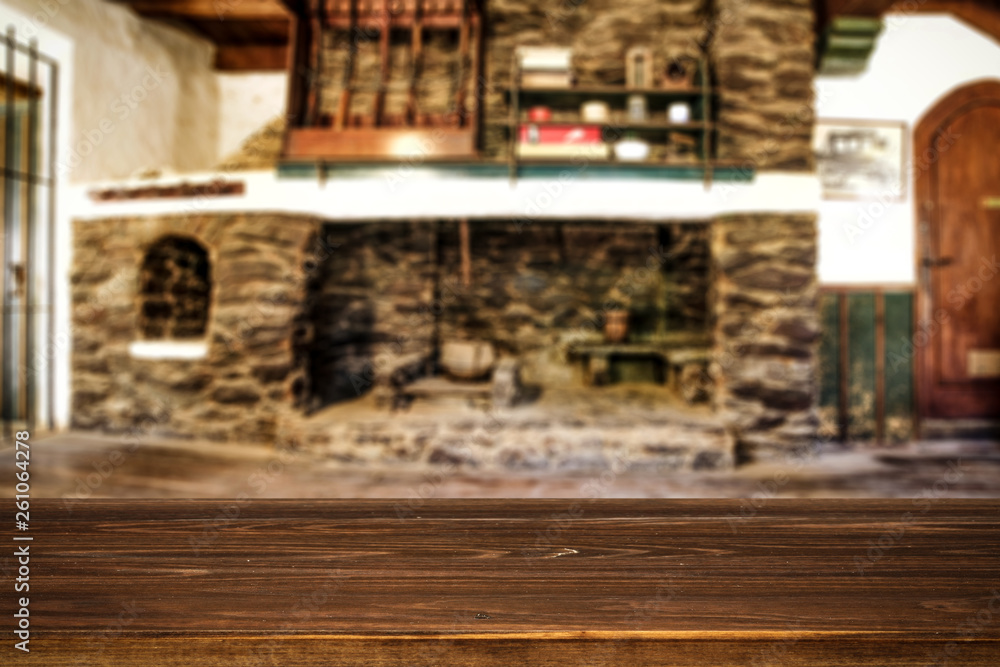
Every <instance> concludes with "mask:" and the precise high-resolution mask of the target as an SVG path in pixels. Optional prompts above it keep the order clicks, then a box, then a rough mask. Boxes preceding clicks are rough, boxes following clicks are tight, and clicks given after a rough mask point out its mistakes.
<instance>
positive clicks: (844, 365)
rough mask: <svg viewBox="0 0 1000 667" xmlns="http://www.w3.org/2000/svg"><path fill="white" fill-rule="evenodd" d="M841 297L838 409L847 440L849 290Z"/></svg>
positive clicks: (840, 424)
mask: <svg viewBox="0 0 1000 667" xmlns="http://www.w3.org/2000/svg"><path fill="white" fill-rule="evenodd" d="M837 298H838V299H839V304H838V305H839V306H840V313H839V315H840V317H839V320H840V322H839V324H840V332H839V336H838V341H837V349H838V357H839V358H838V360H839V361H840V387H839V389H840V395H839V398H840V406H839V409H838V410H837V413H838V414H837V417H838V420H837V421H838V425H839V430H840V441H841V442H847V436H848V433H847V420H848V406H849V396H848V391H849V387H850V382H849V376H850V367H851V361H850V349H849V345H850V337H849V326H848V315H849V313H848V309H847V292H846V291H841V292H840V294H839V295H838V296H837Z"/></svg>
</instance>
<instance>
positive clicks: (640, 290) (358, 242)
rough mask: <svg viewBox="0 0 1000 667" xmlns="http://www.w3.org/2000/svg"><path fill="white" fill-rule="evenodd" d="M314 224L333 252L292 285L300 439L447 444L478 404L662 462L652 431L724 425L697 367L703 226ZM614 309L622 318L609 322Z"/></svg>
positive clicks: (409, 446) (562, 435)
mask: <svg viewBox="0 0 1000 667" xmlns="http://www.w3.org/2000/svg"><path fill="white" fill-rule="evenodd" d="M463 226H464V227H465V229H464V230H463ZM322 234H323V237H324V242H325V244H326V245H327V246H329V247H336V248H337V252H336V253H333V254H331V256H330V257H329V258H327V259H326V260H325V261H324V262H323V263H322V264H321V265H320V266H318V267H317V268H316V270H315V271H314V272H313V273H312V275H311V276H310V280H309V282H308V285H307V307H306V312H307V313H308V320H309V323H310V324H309V325H310V327H311V331H312V333H311V336H310V337H309V342H308V344H307V345H306V349H305V350H303V358H304V359H305V360H306V368H307V377H308V381H307V383H306V385H307V387H308V393H309V396H308V397H307V400H306V401H305V404H306V405H307V413H308V418H307V420H306V426H305V428H306V430H310V429H312V430H313V432H312V433H311V434H308V435H307V436H306V437H305V438H304V439H305V440H306V441H308V442H311V443H316V442H322V441H324V438H327V439H328V440H329V442H330V443H332V446H333V447H340V446H343V447H345V449H344V452H345V453H344V456H348V457H357V456H359V452H361V451H364V450H365V448H366V446H368V447H374V445H373V443H381V444H380V445H379V447H376V449H378V448H382V449H384V448H385V447H390V448H393V447H395V448H397V451H396V453H395V455H396V456H402V457H404V458H405V457H406V456H409V455H410V454H403V453H401V452H412V451H416V450H419V449H420V447H421V445H420V443H421V442H423V443H425V444H428V443H433V446H434V447H436V448H437V449H439V450H441V451H440V452H439V453H438V456H439V457H440V456H444V457H445V458H447V457H450V456H453V455H454V454H453V453H446V452H447V451H450V450H449V446H448V445H447V443H448V442H452V443H453V444H454V442H455V441H457V440H461V438H458V439H457V440H454V439H449V438H448V437H444V438H443V439H442V437H440V431H441V430H442V429H443V430H444V431H449V430H450V429H458V430H459V431H461V429H462V428H471V427H470V426H469V424H473V423H478V424H480V425H481V426H482V425H483V424H484V423H485V422H484V421H483V420H487V421H488V420H491V419H492V420H494V421H496V422H497V423H498V424H502V425H503V426H502V429H509V428H515V427H514V426H513V425H514V424H522V425H523V424H532V425H533V428H536V429H541V432H545V431H546V430H547V429H549V428H551V429H552V432H553V435H552V438H551V442H564V443H565V444H566V446H567V447H576V448H577V450H578V452H580V451H584V450H585V449H586V445H583V444H581V443H583V442H584V441H586V442H590V443H591V445H590V446H593V443H594V442H604V441H606V440H607V439H608V438H612V439H616V440H614V442H617V443H619V444H620V443H621V441H622V439H623V438H624V439H629V438H639V439H640V440H642V441H643V442H642V443H641V444H640V445H639V446H642V447H648V448H651V449H649V451H650V452H655V453H656V456H658V457H659V458H660V459H661V460H662V459H663V456H662V455H663V452H664V451H668V452H669V451H672V450H671V447H672V445H669V444H664V442H663V437H664V436H663V433H667V434H669V435H668V437H667V439H670V438H674V439H677V438H679V437H681V435H682V434H684V433H687V434H688V435H690V432H691V430H692V429H693V431H694V432H696V433H697V434H700V435H699V436H698V437H701V436H703V435H704V433H705V432H710V433H711V435H710V436H709V438H708V439H709V440H712V441H713V442H716V441H719V442H721V441H723V440H725V438H726V435H725V433H724V429H723V428H722V427H721V425H720V424H719V422H718V421H717V420H715V419H714V415H713V414H712V409H711V406H710V400H711V385H712V383H711V380H710V378H709V377H708V374H707V368H708V361H709V356H710V355H709V348H710V334H709V326H708V313H707V292H708V283H709V276H708V267H709V257H708V253H709V247H708V238H709V237H708V230H707V227H706V226H705V225H699V224H695V223H690V224H682V223H652V222H644V221H587V220H572V221H570V220H567V221H553V222H541V221H535V222H533V223H532V224H528V225H524V224H520V223H518V222H515V221H500V220H470V221H468V222H463V221H458V220H439V221H411V222H381V223H364V224H352V223H328V224H326V225H324V227H323V229H322ZM616 313H617V314H618V315H616ZM622 314H623V315H624V318H622V317H621V315H622ZM616 318H617V319H624V321H625V322H626V329H627V330H626V331H625V332H624V333H622V332H619V334H620V335H615V336H612V335H611V333H610V332H609V325H608V323H609V321H611V320H613V319H616ZM477 420H478V421H477ZM651 424H653V425H656V424H659V425H661V426H662V425H664V424H666V425H669V428H667V429H666V430H664V429H662V428H657V427H651V426H650V425H651ZM352 428H353V429H354V430H353V431H351V432H350V433H347V432H345V431H344V429H347V430H350V429H352ZM484 428H485V427H484ZM498 428H501V427H498ZM428 429H430V430H433V431H435V432H438V433H439V436H438V437H430V436H429V435H428V432H429V430H428ZM671 429H674V430H671ZM321 432H322V433H321ZM375 432H377V434H376V433H375ZM324 433H325V435H324ZM484 437H485V436H484ZM489 437H495V438H501V439H502V437H504V436H501V435H499V434H491V435H490V436H489ZM696 440H697V438H696ZM570 441H572V442H573V443H575V444H570ZM704 441H706V440H705V438H702V442H704ZM541 442H546V439H545V438H542V439H541ZM347 443H353V444H354V445H358V444H359V443H361V446H360V447H354V448H353V449H351V448H350V447H348V446H347ZM364 443H367V445H365V444H364ZM442 443H445V444H442ZM428 446H431V445H430V444H428ZM615 446H617V445H615ZM580 447H583V449H580ZM688 449H691V448H688ZM695 449H697V447H695ZM716 449H719V450H720V451H723V450H724V447H723V446H721V445H720V446H719V447H717V448H716ZM348 450H349V451H350V453H349V454H348V453H346V452H347V451H348ZM681 450H684V447H681V448H680V449H679V450H678V451H681ZM522 454H523V452H522V453H521V454H518V455H517V456H521V455H522ZM335 455H336V454H335ZM412 455H413V456H417V454H412ZM542 458H544V457H542ZM668 458H669V457H668ZM539 460H540V459H539ZM505 464H510V461H507V462H506V463H505Z"/></svg>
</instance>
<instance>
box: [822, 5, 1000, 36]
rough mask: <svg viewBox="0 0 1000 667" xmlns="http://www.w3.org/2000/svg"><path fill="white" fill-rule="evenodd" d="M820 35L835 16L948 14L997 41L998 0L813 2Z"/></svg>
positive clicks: (999, 15) (999, 19) (999, 21)
mask: <svg viewBox="0 0 1000 667" xmlns="http://www.w3.org/2000/svg"><path fill="white" fill-rule="evenodd" d="M815 5H816V14H817V23H818V29H819V34H822V30H823V28H824V27H825V26H826V23H827V22H828V21H829V19H830V18H832V17H834V16H872V17H875V16H885V15H892V16H897V17H898V16H900V15H906V14H941V13H943V14H951V15H953V16H955V17H956V18H958V19H961V20H962V21H965V22H966V23H968V24H969V25H971V26H973V27H974V28H977V29H979V30H981V31H983V32H985V33H986V34H988V35H991V36H992V37H993V38H994V39H996V40H997V41H1000V0H913V1H912V2H906V1H905V0H816V2H815Z"/></svg>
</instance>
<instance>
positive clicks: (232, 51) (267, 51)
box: [215, 44, 288, 72]
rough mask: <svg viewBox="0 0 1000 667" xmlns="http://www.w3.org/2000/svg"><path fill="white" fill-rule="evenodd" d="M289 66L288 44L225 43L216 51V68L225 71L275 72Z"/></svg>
mask: <svg viewBox="0 0 1000 667" xmlns="http://www.w3.org/2000/svg"><path fill="white" fill-rule="evenodd" d="M287 68H288V46H286V45H281V44H257V45H249V44H223V45H221V46H219V47H218V49H217V50H216V52H215V69H217V70H221V71H224V72H273V71H280V70H284V69H287Z"/></svg>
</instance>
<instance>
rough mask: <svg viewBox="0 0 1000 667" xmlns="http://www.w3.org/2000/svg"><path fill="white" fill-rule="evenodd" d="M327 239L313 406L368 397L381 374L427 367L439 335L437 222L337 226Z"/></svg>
mask: <svg viewBox="0 0 1000 667" xmlns="http://www.w3.org/2000/svg"><path fill="white" fill-rule="evenodd" d="M323 237H324V239H325V241H326V244H327V246H328V247H329V248H330V249H331V252H330V256H329V257H328V258H327V259H326V261H324V262H323V263H322V264H321V265H320V266H319V267H318V268H317V271H316V274H315V278H314V279H313V280H310V283H309V304H308V307H307V309H308V311H309V313H310V317H309V319H310V320H311V322H312V323H313V326H314V328H315V334H314V337H313V340H312V342H311V344H310V345H309V346H308V349H307V350H306V351H305V354H306V355H307V357H308V360H309V369H310V371H309V375H310V377H311V378H312V382H311V385H312V386H311V398H310V401H309V407H310V408H311V409H315V408H318V407H321V406H323V405H326V404H329V403H334V402H338V401H343V400H349V399H352V398H357V397H358V396H360V395H361V394H364V393H367V392H368V391H369V390H370V389H372V388H373V386H374V384H375V380H376V379H377V377H376V375H377V374H378V373H381V374H385V373H391V372H392V369H403V370H405V368H406V366H407V365H416V366H418V367H419V366H421V365H423V364H424V363H425V360H426V359H428V358H430V355H431V351H432V349H433V336H434V316H433V315H432V314H431V310H430V306H431V304H432V302H433V299H434V285H435V282H436V280H437V278H436V276H437V274H438V271H437V223H434V222H374V223H365V224H332V225H325V226H324V228H323ZM416 370H417V369H414V372H415V371H416ZM376 371H377V372H378V373H377V372H376Z"/></svg>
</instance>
